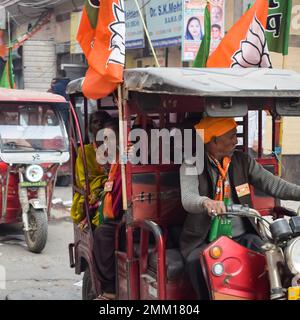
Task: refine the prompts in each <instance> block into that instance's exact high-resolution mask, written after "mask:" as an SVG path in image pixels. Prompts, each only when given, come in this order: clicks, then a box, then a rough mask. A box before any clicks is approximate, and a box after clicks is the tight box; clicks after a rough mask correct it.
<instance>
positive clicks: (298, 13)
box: [291, 0, 300, 35]
mask: <svg viewBox="0 0 300 320" xmlns="http://www.w3.org/2000/svg"><path fill="white" fill-rule="evenodd" d="M291 34H294V35H300V0H293V2H292V16H291Z"/></svg>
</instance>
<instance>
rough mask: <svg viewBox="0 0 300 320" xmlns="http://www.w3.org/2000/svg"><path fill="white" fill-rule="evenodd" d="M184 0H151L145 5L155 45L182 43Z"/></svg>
mask: <svg viewBox="0 0 300 320" xmlns="http://www.w3.org/2000/svg"><path fill="white" fill-rule="evenodd" d="M182 3H183V2H182V1H181V0H180V1H176V0H173V1H172V0H151V1H150V2H149V3H148V5H147V6H146V7H145V10H146V24H147V28H148V31H149V35H150V38H151V40H152V43H153V46H154V47H170V46H176V45H180V44H181V33H182Z"/></svg>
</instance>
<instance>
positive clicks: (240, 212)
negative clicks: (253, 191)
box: [222, 204, 270, 224]
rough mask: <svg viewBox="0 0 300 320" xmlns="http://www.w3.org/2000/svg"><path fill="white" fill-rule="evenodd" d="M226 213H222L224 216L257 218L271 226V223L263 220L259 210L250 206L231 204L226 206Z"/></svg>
mask: <svg viewBox="0 0 300 320" xmlns="http://www.w3.org/2000/svg"><path fill="white" fill-rule="evenodd" d="M226 211H227V212H225V213H222V215H227V216H232V217H233V216H240V217H250V218H257V219H259V220H261V221H266V222H267V223H268V224H270V222H269V221H267V220H266V219H265V218H263V217H262V216H261V215H260V213H259V212H258V211H257V210H255V209H252V208H249V207H248V206H244V205H241V204H231V205H227V206H226Z"/></svg>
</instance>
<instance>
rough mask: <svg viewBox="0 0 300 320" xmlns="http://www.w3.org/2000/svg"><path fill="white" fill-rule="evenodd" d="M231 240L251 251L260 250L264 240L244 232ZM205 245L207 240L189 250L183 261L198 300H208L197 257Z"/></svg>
mask: <svg viewBox="0 0 300 320" xmlns="http://www.w3.org/2000/svg"><path fill="white" fill-rule="evenodd" d="M233 240H234V241H236V242H238V243H239V244H241V245H242V246H244V247H246V248H249V249H251V250H253V251H257V252H262V250H261V246H262V245H263V243H264V242H263V240H262V239H261V238H260V237H259V236H258V235H256V234H252V233H245V234H243V235H241V236H239V237H236V238H233ZM207 245H208V242H205V243H203V244H202V245H201V246H200V247H198V248H196V249H194V250H193V251H191V252H190V254H189V255H188V256H187V258H186V261H185V262H186V263H185V268H186V272H187V274H188V275H189V278H190V281H191V284H192V286H193V288H194V290H195V292H196V293H197V296H198V298H199V299H200V300H209V292H208V288H207V285H206V282H205V279H204V276H203V272H202V268H201V265H200V259H199V257H200V254H201V253H202V252H203V251H204V249H205V248H206V247H207Z"/></svg>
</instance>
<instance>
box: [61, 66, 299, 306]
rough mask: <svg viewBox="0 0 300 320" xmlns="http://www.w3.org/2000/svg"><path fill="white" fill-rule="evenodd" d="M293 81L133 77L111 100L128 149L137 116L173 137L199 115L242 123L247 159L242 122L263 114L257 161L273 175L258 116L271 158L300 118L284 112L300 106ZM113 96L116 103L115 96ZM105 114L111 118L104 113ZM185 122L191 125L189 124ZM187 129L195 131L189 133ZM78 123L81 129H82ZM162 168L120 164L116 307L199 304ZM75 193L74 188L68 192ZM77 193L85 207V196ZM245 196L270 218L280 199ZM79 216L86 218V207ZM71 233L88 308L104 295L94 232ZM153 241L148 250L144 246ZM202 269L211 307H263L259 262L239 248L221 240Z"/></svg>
mask: <svg viewBox="0 0 300 320" xmlns="http://www.w3.org/2000/svg"><path fill="white" fill-rule="evenodd" d="M294 77H295V79H297V81H298V80H299V79H300V76H299V75H298V74H296V73H294V72H289V71H283V70H270V69H259V70H257V69H243V70H233V69H191V68H146V69H129V70H126V71H125V73H124V84H123V91H122V92H123V95H122V96H118V97H117V100H118V99H119V101H122V103H121V104H119V106H120V105H121V106H120V108H121V109H122V112H120V114H121V119H122V120H124V121H126V122H125V123H126V125H125V128H124V131H120V132H124V141H127V138H128V137H129V134H130V131H131V130H132V123H133V122H134V119H136V117H137V116H139V117H140V118H141V126H142V128H143V129H145V130H147V122H148V119H149V118H151V119H152V121H153V122H154V123H155V124H156V128H158V129H162V128H167V129H172V128H179V129H180V130H181V131H183V129H185V128H193V126H192V125H191V123H192V122H193V120H194V121H195V119H196V118H197V116H198V119H199V116H203V112H206V113H207V114H208V115H209V116H212V117H242V120H241V121H239V125H240V126H242V128H243V131H242V133H240V134H239V137H240V138H241V139H242V144H241V145H239V146H238V148H239V149H240V150H241V151H243V152H246V153H247V152H248V124H247V123H248V115H247V114H248V110H257V111H258V113H259V115H260V116H259V119H260V120H259V134H258V136H259V150H258V154H257V161H258V162H260V163H261V164H262V165H263V166H264V167H265V168H266V169H267V170H269V171H271V172H272V173H274V174H278V172H279V166H278V162H277V160H276V158H275V156H274V153H273V154H269V155H267V156H266V155H263V154H262V142H261V141H262V122H261V113H262V111H263V110H267V111H268V112H269V114H270V115H271V117H272V120H271V121H272V150H275V149H276V148H277V147H280V145H279V140H280V139H279V136H280V130H279V126H278V125H277V123H278V121H279V119H280V116H282V115H291V113H293V112H294V113H293V115H296V114H299V115H300V111H299V110H298V107H297V108H296V109H297V110H295V109H293V108H290V107H289V105H290V104H289V103H290V102H291V101H294V100H296V101H298V100H299V97H300V86H299V81H298V82H297V81H296V82H295V81H294V80H293V78H294ZM287 79H289V81H287ZM293 83H294V84H293ZM81 84H82V79H78V80H76V81H73V82H71V83H70V84H69V86H68V89H67V92H68V94H70V97H71V102H72V104H73V105H76V98H77V97H78V96H80V97H82V91H81ZM290 85H291V86H292V89H291V87H290ZM275 88H276V89H275ZM114 96H115V98H116V93H115V94H114ZM84 101H85V104H84V105H85V117H86V116H87V115H88V112H87V109H88V107H87V105H88V104H87V99H86V98H84ZM98 106H99V109H100V107H103V104H101V102H99V103H98ZM283 106H284V107H283ZM104 110H108V108H105V105H104ZM119 111H120V110H119ZM72 114H73V121H72V124H71V126H72V128H73V131H74V132H76V134H75V137H76V138H74V139H73V141H74V143H73V146H72V150H73V151H72V155H73V160H72V162H73V164H74V163H75V159H76V155H77V149H78V143H77V142H78V141H79V140H80V141H81V142H80V146H81V148H82V147H83V141H84V140H86V134H85V135H84V133H86V132H87V127H84V129H83V130H80V126H79V121H78V119H77V117H76V110H74V109H73V111H72ZM189 115H191V116H192V117H191V118H189V117H188V116H189ZM195 115H196V117H195ZM193 117H194V118H193ZM187 120H188V121H187ZM189 121H190V122H191V123H189V124H187V123H188V122H189ZM84 123H85V124H86V125H87V121H84ZM194 123H195V122H194ZM78 137H81V138H80V139H79V138H78ZM125 147H126V146H125ZM161 147H162V143H160V148H161ZM160 151H161V149H160ZM174 152H176V151H174ZM181 152H182V150H181ZM173 157H174V154H173ZM146 158H147V156H146ZM161 160H162V158H160V162H159V163H157V164H137V165H133V164H132V163H130V161H128V162H127V163H126V164H125V176H124V177H123V178H124V179H125V182H126V184H125V185H126V198H127V208H126V212H125V215H124V219H123V220H122V223H121V225H120V226H119V228H118V230H117V232H116V240H115V244H116V250H115V257H116V288H117V299H131V300H135V299H150V300H165V299H173V300H176V299H182V300H184V299H195V298H196V294H195V292H194V290H193V289H192V286H191V283H190V282H189V280H188V277H187V275H186V274H185V266H184V259H183V257H182V256H181V253H180V250H179V238H180V232H181V228H182V225H183V222H184V219H185V216H186V212H185V211H184V209H183V207H182V204H181V196H180V179H179V167H180V165H179V164H175V163H172V160H171V162H170V163H169V164H163V163H161ZM73 173H74V171H73ZM74 190H78V188H77V187H76V186H74ZM123 191H124V189H123ZM80 192H82V194H84V195H85V198H86V199H88V194H87V193H86V191H85V190H81V191H80ZM251 197H252V200H253V205H254V208H256V209H258V210H259V211H260V213H261V214H262V215H269V214H271V213H272V209H273V207H274V206H275V205H276V204H277V200H276V199H273V198H271V197H269V196H267V195H265V194H263V193H261V192H259V191H257V190H254V189H253V188H252V189H251ZM85 210H86V216H87V217H89V215H90V211H89V206H88V204H87V203H85ZM124 225H125V230H126V243H125V249H124V248H122V246H121V245H120V230H121V229H122V228H121V226H124ZM74 230H75V232H74V243H71V244H70V245H69V254H70V265H71V267H75V272H76V273H77V274H80V273H81V272H84V278H83V299H90V298H93V297H95V296H96V295H98V294H100V293H101V284H100V282H99V280H97V278H96V275H95V272H94V268H95V262H94V260H93V254H92V248H93V230H92V228H91V224H89V228H87V229H85V230H84V231H82V230H80V229H79V228H78V226H77V225H75V224H74ZM135 230H140V236H139V241H138V242H137V241H136V240H135V239H134V231H135ZM150 234H152V237H153V238H154V243H153V241H152V243H151V241H149V236H150ZM219 242H220V246H221V244H222V248H223V256H222V260H221V261H222V263H224V264H225V266H226V272H225V274H226V275H224V276H223V277H214V276H213V275H211V274H210V273H209V272H210V270H211V268H212V267H213V265H214V264H215V263H216V262H217V260H216V261H214V260H212V259H211V257H210V256H209V249H210V247H211V246H214V245H216V244H219ZM123 245H124V243H123ZM223 246H224V247H223ZM220 259H221V258H220ZM202 260H203V264H202V265H203V268H204V271H205V274H206V279H207V282H208V284H210V285H209V288H210V294H211V297H212V299H248V300H255V299H258V300H263V299H268V298H269V296H270V293H269V285H268V278H267V272H266V268H265V267H266V260H265V257H264V256H263V255H261V254H258V253H255V252H253V251H251V250H248V249H246V248H244V247H241V246H240V245H237V244H236V243H235V242H234V241H232V240H231V239H229V238H220V239H218V240H217V242H216V243H212V244H211V245H210V246H208V247H207V249H206V250H205V252H204V255H203V257H202ZM226 277H227V278H226ZM225 278H226V279H225ZM231 284H232V286H231Z"/></svg>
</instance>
